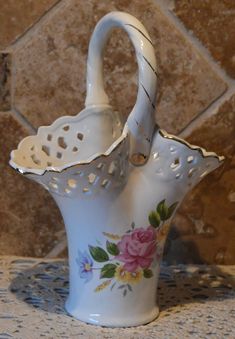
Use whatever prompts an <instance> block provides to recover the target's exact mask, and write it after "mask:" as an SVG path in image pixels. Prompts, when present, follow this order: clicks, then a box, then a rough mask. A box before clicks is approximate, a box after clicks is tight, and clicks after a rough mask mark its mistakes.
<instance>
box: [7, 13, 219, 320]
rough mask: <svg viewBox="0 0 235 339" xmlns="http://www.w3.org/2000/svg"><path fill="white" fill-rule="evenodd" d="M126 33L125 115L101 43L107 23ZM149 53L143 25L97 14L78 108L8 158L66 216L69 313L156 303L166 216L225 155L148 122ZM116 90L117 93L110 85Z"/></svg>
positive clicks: (145, 310)
mask: <svg viewBox="0 0 235 339" xmlns="http://www.w3.org/2000/svg"><path fill="white" fill-rule="evenodd" d="M114 27H121V28H122V29H123V30H124V31H125V32H127V34H128V36H129V38H130V40H131V41H132V43H133V45H134V48H135V52H136V58H137V62H138V68H139V77H138V86H139V87H138V94H137V100H136V104H135V106H134V108H133V110H132V111H131V113H130V114H129V117H128V119H127V122H126V123H125V124H124V123H123V122H122V119H121V116H120V115H119V114H118V113H117V112H113V111H112V108H111V106H110V105H109V101H108V98H107V95H106V93H105V91H104V84H103V75H102V55H103V50H104V47H105V44H106V41H107V39H108V36H109V33H110V31H111V29H112V28H114ZM156 82H157V73H156V60H155V55H154V50H153V44H152V41H151V39H150V37H149V35H148V33H147V31H146V30H145V28H144V27H143V25H142V24H141V23H140V22H139V21H138V20H137V19H135V18H134V17H132V16H131V15H129V14H126V13H122V12H112V13H110V14H108V15H106V16H104V17H103V18H102V19H101V20H100V21H99V23H98V24H97V26H96V27H95V30H94V33H93V35H92V37H91V41H90V45H89V53H88V65H87V97H86V104H85V109H84V110H83V111H82V112H80V113H79V114H78V115H76V116H65V117H61V118H59V119H57V120H56V121H55V122H54V123H53V124H52V125H51V126H43V127H40V128H39V129H38V133H37V135H34V136H30V137H26V138H25V139H23V140H22V141H21V142H20V144H19V146H18V148H17V150H14V151H12V153H11V160H10V165H11V166H12V167H14V168H15V169H16V170H17V171H19V172H20V173H21V174H23V175H24V176H26V177H28V178H30V179H32V180H34V181H36V182H38V183H39V184H41V185H42V186H44V187H45V189H47V190H48V191H49V192H50V193H51V195H52V196H53V198H54V200H55V201H56V203H57V205H58V207H59V209H60V211H61V213H62V215H63V219H64V223H65V227H66V232H67V238H68V249H69V267H70V277H69V279H70V290H69V297H68V300H67V302H66V305H65V307H66V310H67V311H68V313H69V314H71V315H72V316H74V317H75V318H77V319H80V320H82V321H85V322H88V323H92V324H99V325H105V326H134V325H140V324H145V323H148V322H150V321H151V320H153V319H155V318H156V317H157V315H158V313H159V309H158V306H157V303H156V297H157V295H156V291H157V283H158V277H159V269H160V262H161V258H162V254H163V248H164V243H165V240H166V237H167V234H168V230H169V227H170V221H171V218H172V217H173V215H174V213H175V211H176V209H177V208H178V206H179V205H180V203H181V201H182V199H183V198H184V196H185V194H186V193H187V192H188V191H189V190H190V189H191V188H192V187H193V186H194V185H196V184H197V183H198V182H199V181H200V180H201V179H202V178H203V177H204V176H205V175H206V174H208V173H209V172H211V171H212V170H214V169H215V168H217V167H218V166H219V165H220V164H221V163H222V161H223V157H219V156H217V155H216V154H215V153H212V152H206V151H205V150H204V149H202V148H200V147H197V146H193V145H190V144H188V143H187V142H186V141H183V140H181V139H179V138H177V137H175V136H173V135H169V134H167V133H166V132H165V131H163V130H161V129H159V128H157V126H156V125H155V122H154V109H155V106H154V105H155V96H156ZM117 95H118V93H117Z"/></svg>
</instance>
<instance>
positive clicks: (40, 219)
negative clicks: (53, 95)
mask: <svg viewBox="0 0 235 339" xmlns="http://www.w3.org/2000/svg"><path fill="white" fill-rule="evenodd" d="M26 135H27V132H26V130H24V128H22V127H21V125H20V124H19V123H18V122H17V121H16V120H15V119H14V118H13V117H12V115H11V114H9V113H3V112H2V113H1V114H0V254H6V253H9V254H12V255H15V254H19V253H21V255H28V256H43V255H46V254H47V253H48V252H49V251H50V249H51V248H52V247H53V246H54V245H55V244H56V241H57V235H56V234H57V232H58V231H59V230H60V229H61V228H62V223H61V217H60V214H59V211H58V210H57V208H56V207H55V204H54V202H53V200H52V198H51V197H50V196H49V194H48V193H47V192H46V191H45V190H44V189H42V188H41V187H39V186H38V185H37V184H36V183H33V182H31V181H30V180H28V179H26V178H24V177H23V176H21V175H19V174H18V173H17V172H16V171H14V170H13V169H11V168H10V166H9V165H8V161H9V154H10V151H11V150H12V149H14V148H16V145H17V144H18V142H19V141H20V140H21V139H22V138H23V137H24V136H26Z"/></svg>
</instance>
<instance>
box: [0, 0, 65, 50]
mask: <svg viewBox="0 0 235 339" xmlns="http://www.w3.org/2000/svg"><path fill="white" fill-rule="evenodd" d="M56 2H58V0H40V1H38V0H7V1H6V0H0V49H4V48H6V47H7V46H8V45H10V44H11V43H13V42H14V41H15V40H16V39H17V38H18V37H19V36H21V35H22V34H23V33H24V32H25V31H27V30H28V29H29V28H30V26H32V25H33V24H34V23H35V22H36V21H37V20H38V19H40V17H41V16H42V15H43V14H44V13H45V12H46V11H47V10H48V9H49V8H51V6H52V5H53V4H55V3H56Z"/></svg>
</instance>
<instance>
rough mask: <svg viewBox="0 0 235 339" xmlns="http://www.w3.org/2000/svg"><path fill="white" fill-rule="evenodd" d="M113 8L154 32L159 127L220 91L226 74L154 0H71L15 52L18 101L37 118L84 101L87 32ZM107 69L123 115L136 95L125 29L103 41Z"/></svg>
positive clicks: (178, 124) (178, 120) (180, 122)
mask: <svg viewBox="0 0 235 339" xmlns="http://www.w3.org/2000/svg"><path fill="white" fill-rule="evenodd" d="M112 10H123V11H127V12H129V13H130V14H133V15H135V16H136V17H137V18H139V19H140V20H141V21H142V22H143V24H144V25H145V26H146V28H147V30H148V31H149V33H150V36H151V37H152V40H153V43H154V47H155V51H156V55H157V60H158V65H159V95H158V107H157V114H156V119H157V122H158V123H159V124H160V125H161V126H162V127H164V128H165V129H167V130H168V131H169V132H178V131H180V130H181V129H182V128H184V127H185V125H187V124H188V123H189V122H190V121H191V119H192V118H194V117H195V116H197V114H199V113H200V112H201V111H202V110H204V109H205V108H206V107H207V106H208V105H209V104H210V103H211V102H212V101H213V100H215V99H216V98H217V97H218V96H220V95H221V93H222V92H224V90H225V88H226V86H225V84H224V83H223V81H222V80H221V79H220V78H219V77H218V76H217V75H216V74H215V73H214V72H213V71H212V69H211V68H210V65H208V64H207V62H206V61H205V60H204V59H203V57H201V56H200V55H199V54H198V53H197V52H196V51H195V50H194V48H193V46H192V45H191V44H190V43H189V42H188V41H186V40H185V39H184V38H183V37H182V35H181V34H180V33H179V32H178V31H177V29H176V28H175V27H173V25H172V24H171V23H170V21H169V19H168V18H166V17H165V16H164V14H163V13H161V11H160V9H159V8H158V7H157V5H156V2H155V1H151V0H148V1H144V2H143V1H141V0H134V1H127V0H125V1H124V0H118V1H109V2H107V1H104V0H102V1H96V0H91V1H89V2H82V1H81V0H69V1H67V2H64V5H63V6H61V8H60V9H59V10H57V11H55V13H54V15H53V16H51V17H50V18H49V19H48V21H47V22H45V23H43V25H42V26H41V27H40V28H38V30H37V34H35V35H34V36H33V37H32V38H30V39H29V40H28V41H27V42H25V43H24V44H22V47H21V48H19V49H18V50H17V51H16V53H15V68H16V93H15V100H14V101H15V106H16V107H17V109H18V110H19V111H20V112H21V113H22V114H23V115H24V116H25V117H26V118H27V119H29V121H30V122H31V123H32V124H33V125H34V126H39V125H42V124H49V123H51V122H52V121H53V120H54V119H55V118H57V117H59V116H61V115H64V114H75V113H77V112H79V111H80V110H81V109H82V108H83V105H84V99H85V72H86V57H87V48H88V41H89V38H90V34H91V32H92V30H93V29H94V26H95V23H96V22H97V21H98V20H99V19H100V18H101V17H102V16H103V15H104V14H106V13H107V12H110V11H112ZM105 75H106V87H107V90H108V93H109V95H110V98H111V102H112V103H113V105H114V106H115V108H117V109H118V110H119V111H120V112H122V113H123V114H125V115H127V114H128V112H130V110H131V108H132V106H133V104H134V102H135V96H136V64H135V61H134V53H133V48H132V47H131V46H130V43H129V41H128V39H127V36H126V35H125V34H124V33H123V32H118V33H117V32H116V34H113V36H112V39H111V42H110V43H109V45H108V48H107V51H106V54H105Z"/></svg>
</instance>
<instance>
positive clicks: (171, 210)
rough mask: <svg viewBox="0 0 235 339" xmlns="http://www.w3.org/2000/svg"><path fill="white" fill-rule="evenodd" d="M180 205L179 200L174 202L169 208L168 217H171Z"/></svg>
mask: <svg viewBox="0 0 235 339" xmlns="http://www.w3.org/2000/svg"><path fill="white" fill-rule="evenodd" d="M177 205H178V202H175V203H174V204H172V205H171V206H170V207H169V208H168V214H167V219H169V218H170V217H171V216H172V214H173V213H174V211H175V209H176V207H177Z"/></svg>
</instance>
